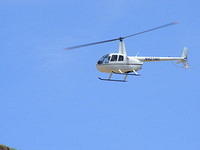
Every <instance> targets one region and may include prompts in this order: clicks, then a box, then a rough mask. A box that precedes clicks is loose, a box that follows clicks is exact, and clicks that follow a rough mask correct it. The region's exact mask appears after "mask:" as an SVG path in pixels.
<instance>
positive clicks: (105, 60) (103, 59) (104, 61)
mask: <svg viewBox="0 0 200 150" xmlns="http://www.w3.org/2000/svg"><path fill="white" fill-rule="evenodd" d="M109 60H110V56H109V55H108V54H107V55H104V56H103V57H101V58H100V60H99V61H98V62H97V63H98V64H107V63H109Z"/></svg>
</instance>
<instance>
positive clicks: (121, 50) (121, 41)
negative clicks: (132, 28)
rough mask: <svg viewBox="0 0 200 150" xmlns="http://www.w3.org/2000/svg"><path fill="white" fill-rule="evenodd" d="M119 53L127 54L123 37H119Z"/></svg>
mask: <svg viewBox="0 0 200 150" xmlns="http://www.w3.org/2000/svg"><path fill="white" fill-rule="evenodd" d="M119 53H120V54H123V55H125V56H126V55H127V53H126V47H125V43H124V41H123V38H121V37H120V38H119Z"/></svg>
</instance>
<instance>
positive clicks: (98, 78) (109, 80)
mask: <svg viewBox="0 0 200 150" xmlns="http://www.w3.org/2000/svg"><path fill="white" fill-rule="evenodd" d="M98 79H99V80H103V81H114V82H127V81H126V80H115V79H103V78H100V77H98Z"/></svg>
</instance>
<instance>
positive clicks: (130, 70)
mask: <svg viewBox="0 0 200 150" xmlns="http://www.w3.org/2000/svg"><path fill="white" fill-rule="evenodd" d="M175 24H177V23H176V22H172V23H169V24H165V25H162V26H158V27H156V28H152V29H148V30H145V31H142V32H138V33H135V34H131V35H128V36H124V37H119V38H115V39H111V40H105V41H100V42H94V43H88V44H83V45H78V46H73V47H69V48H65V49H66V50H70V49H75V48H81V47H86V46H91V45H97V44H102V43H107V42H112V41H119V51H118V53H110V54H106V55H104V56H103V57H101V58H100V59H99V60H98V62H97V64H96V67H97V69H98V70H99V71H100V72H104V73H109V77H108V78H106V79H105V78H100V77H99V79H100V80H104V81H117V82H127V76H129V75H134V76H139V75H140V74H139V73H138V72H137V71H138V70H141V69H142V65H143V63H144V62H152V61H178V62H177V63H182V64H183V66H184V68H188V67H189V64H188V62H187V58H188V49H187V48H186V47H185V48H184V49H183V51H182V55H181V56H180V57H138V56H127V53H126V48H125V44H124V41H123V40H124V39H126V38H129V37H132V36H136V35H139V34H143V33H146V32H150V31H154V30H157V29H160V28H164V27H167V26H170V25H175ZM113 74H120V75H124V78H123V79H122V80H118V79H112V75H113Z"/></svg>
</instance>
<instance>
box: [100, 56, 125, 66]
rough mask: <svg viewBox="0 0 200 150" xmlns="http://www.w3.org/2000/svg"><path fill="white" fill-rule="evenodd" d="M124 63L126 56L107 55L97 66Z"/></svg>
mask: <svg viewBox="0 0 200 150" xmlns="http://www.w3.org/2000/svg"><path fill="white" fill-rule="evenodd" d="M116 61H119V62H120V61H124V56H123V55H121V54H107V55H104V56H103V57H101V58H100V59H99V61H98V62H97V64H99V65H100V64H108V63H109V62H116Z"/></svg>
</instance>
